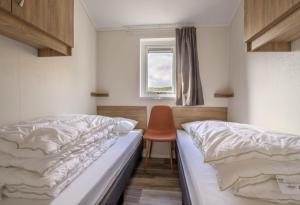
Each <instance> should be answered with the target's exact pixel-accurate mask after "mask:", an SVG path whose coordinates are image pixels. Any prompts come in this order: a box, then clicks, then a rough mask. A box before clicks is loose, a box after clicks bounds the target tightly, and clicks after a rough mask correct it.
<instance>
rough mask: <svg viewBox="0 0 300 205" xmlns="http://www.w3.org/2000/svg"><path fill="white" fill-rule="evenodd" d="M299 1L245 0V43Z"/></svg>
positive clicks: (299, 0)
mask: <svg viewBox="0 0 300 205" xmlns="http://www.w3.org/2000/svg"><path fill="white" fill-rule="evenodd" d="M299 2H300V0H245V5H244V6H245V41H248V40H249V39H251V38H252V37H254V36H255V35H256V34H258V33H259V32H260V31H262V30H263V29H265V28H266V27H267V26H269V25H271V24H272V22H274V21H275V20H276V19H278V18H280V17H281V16H282V15H284V14H285V13H287V12H289V10H291V9H293V7H294V6H295V5H296V4H297V3H299Z"/></svg>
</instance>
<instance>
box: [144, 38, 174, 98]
mask: <svg viewBox="0 0 300 205" xmlns="http://www.w3.org/2000/svg"><path fill="white" fill-rule="evenodd" d="M150 49H153V50H157V51H159V50H168V51H172V53H173V66H172V88H173V92H149V91H148V51H149V50H150ZM140 97H150V98H156V99H162V98H175V97H176V46H175V38H151V39H140Z"/></svg>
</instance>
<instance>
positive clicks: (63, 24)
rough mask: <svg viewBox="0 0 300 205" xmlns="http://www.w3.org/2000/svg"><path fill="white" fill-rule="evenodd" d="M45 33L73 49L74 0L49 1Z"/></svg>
mask: <svg viewBox="0 0 300 205" xmlns="http://www.w3.org/2000/svg"><path fill="white" fill-rule="evenodd" d="M47 32H49V33H50V34H52V35H53V36H56V37H57V38H58V39H60V40H62V41H63V42H65V43H66V44H67V45H69V46H71V47H73V45H74V0H49V9H48V24H47Z"/></svg>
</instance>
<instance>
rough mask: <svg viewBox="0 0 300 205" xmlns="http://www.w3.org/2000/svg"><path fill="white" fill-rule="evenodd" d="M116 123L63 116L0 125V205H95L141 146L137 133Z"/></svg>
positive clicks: (95, 118)
mask: <svg viewBox="0 0 300 205" xmlns="http://www.w3.org/2000/svg"><path fill="white" fill-rule="evenodd" d="M121 125H122V123H120V119H118V120H116V119H113V118H110V117H104V116H93V115H63V116H50V117H44V118H39V119H35V120H33V121H27V122H22V123H18V124H14V125H9V126H2V127H1V128H0V152H1V155H0V185H1V196H2V200H0V204H1V205H2V204H45V205H46V204H96V203H98V202H99V201H101V198H103V197H104V195H105V194H106V192H107V190H108V189H109V188H110V186H111V184H112V183H113V182H114V179H115V178H116V177H117V176H118V174H119V173H120V172H121V170H122V168H123V166H124V165H125V164H126V162H128V160H129V159H130V157H131V156H132V154H133V153H134V152H135V151H136V149H137V147H138V145H139V144H140V142H141V135H142V132H141V130H135V131H130V132H127V133H124V132H122V133H119V131H120V130H117V129H118V127H120V126H121ZM121 127H122V126H121ZM121 131H122V130H121Z"/></svg>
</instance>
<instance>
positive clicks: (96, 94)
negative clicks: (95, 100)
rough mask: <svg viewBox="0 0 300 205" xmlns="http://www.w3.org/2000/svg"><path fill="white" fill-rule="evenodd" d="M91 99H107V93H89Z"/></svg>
mask: <svg viewBox="0 0 300 205" xmlns="http://www.w3.org/2000/svg"><path fill="white" fill-rule="evenodd" d="M91 96H92V97H109V94H108V93H96V92H91Z"/></svg>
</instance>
